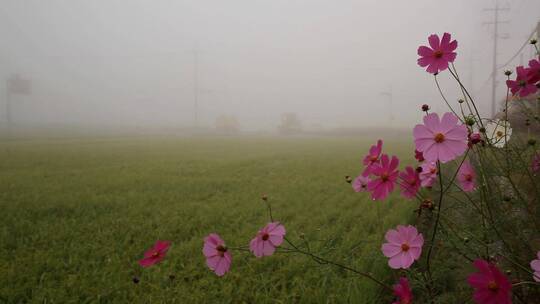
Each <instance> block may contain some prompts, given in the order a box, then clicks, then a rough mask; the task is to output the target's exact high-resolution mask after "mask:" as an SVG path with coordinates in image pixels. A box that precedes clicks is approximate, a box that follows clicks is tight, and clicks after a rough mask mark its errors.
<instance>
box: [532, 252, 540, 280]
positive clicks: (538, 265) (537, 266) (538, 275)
mask: <svg viewBox="0 0 540 304" xmlns="http://www.w3.org/2000/svg"><path fill="white" fill-rule="evenodd" d="M536 257H537V258H538V259H537V260H532V261H531V268H532V270H533V272H534V275H533V279H534V280H535V281H536V282H540V251H538V252H537V253H536Z"/></svg>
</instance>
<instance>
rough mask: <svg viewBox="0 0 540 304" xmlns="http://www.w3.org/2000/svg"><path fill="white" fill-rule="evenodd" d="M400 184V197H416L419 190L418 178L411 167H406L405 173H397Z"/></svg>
mask: <svg viewBox="0 0 540 304" xmlns="http://www.w3.org/2000/svg"><path fill="white" fill-rule="evenodd" d="M399 177H400V179H401V182H400V183H399V185H400V186H401V195H403V196H404V197H406V198H413V197H415V196H416V193H417V192H418V190H419V189H420V178H419V176H418V172H416V170H415V169H413V167H411V166H407V168H405V171H402V172H401V173H399Z"/></svg>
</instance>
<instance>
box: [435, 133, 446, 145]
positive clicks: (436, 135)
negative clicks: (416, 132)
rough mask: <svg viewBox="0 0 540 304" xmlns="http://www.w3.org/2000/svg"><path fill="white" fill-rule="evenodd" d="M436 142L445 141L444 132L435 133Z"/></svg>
mask: <svg viewBox="0 0 540 304" xmlns="http://www.w3.org/2000/svg"><path fill="white" fill-rule="evenodd" d="M434 139H435V142H436V143H442V142H443V141H444V134H442V133H437V134H435V138H434Z"/></svg>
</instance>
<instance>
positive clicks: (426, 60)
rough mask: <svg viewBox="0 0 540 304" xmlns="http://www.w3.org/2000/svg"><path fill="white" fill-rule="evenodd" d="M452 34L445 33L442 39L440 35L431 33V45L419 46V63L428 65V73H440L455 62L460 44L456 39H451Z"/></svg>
mask: <svg viewBox="0 0 540 304" xmlns="http://www.w3.org/2000/svg"><path fill="white" fill-rule="evenodd" d="M450 39H451V38H450V34H448V33H444V34H443V36H442V39H440V40H439V36H438V35H435V34H433V35H431V36H429V38H428V41H429V47H428V46H425V45H422V46H420V47H419V48H418V55H419V56H420V58H418V65H419V66H421V67H426V66H427V69H426V71H428V73H432V74H435V73H439V72H441V71H444V70H446V69H447V68H448V63H450V62H454V60H455V59H456V56H457V54H456V52H454V51H455V50H456V48H457V46H458V43H457V41H456V40H452V41H450Z"/></svg>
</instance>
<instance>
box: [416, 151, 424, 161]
mask: <svg viewBox="0 0 540 304" xmlns="http://www.w3.org/2000/svg"><path fill="white" fill-rule="evenodd" d="M414 158H416V160H417V161H418V162H420V163H421V162H423V161H424V160H425V158H424V153H422V152H420V151H418V150H414Z"/></svg>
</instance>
